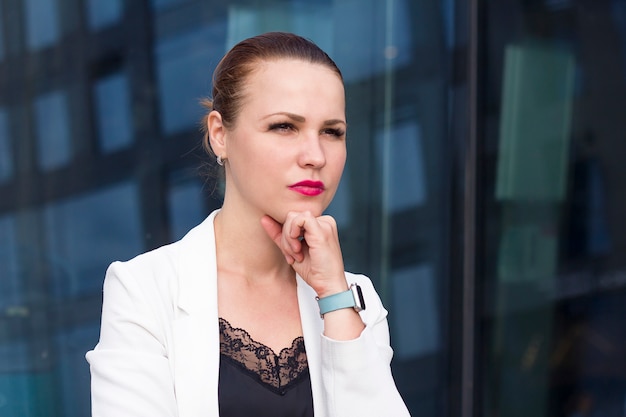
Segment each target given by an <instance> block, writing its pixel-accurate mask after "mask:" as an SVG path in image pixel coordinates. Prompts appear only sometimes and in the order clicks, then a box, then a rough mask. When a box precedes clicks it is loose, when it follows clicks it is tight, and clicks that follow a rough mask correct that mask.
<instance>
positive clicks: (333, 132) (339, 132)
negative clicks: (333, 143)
mask: <svg viewBox="0 0 626 417" xmlns="http://www.w3.org/2000/svg"><path fill="white" fill-rule="evenodd" d="M322 134H323V135H328V136H334V137H336V138H342V137H344V136H345V134H346V131H345V130H343V129H338V128H328V129H324V130H322Z"/></svg>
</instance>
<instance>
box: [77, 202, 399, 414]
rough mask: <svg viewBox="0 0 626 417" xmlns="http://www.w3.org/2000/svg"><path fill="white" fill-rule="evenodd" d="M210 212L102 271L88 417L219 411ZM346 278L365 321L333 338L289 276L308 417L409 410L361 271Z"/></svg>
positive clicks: (307, 293)
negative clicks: (180, 234) (172, 238)
mask: <svg viewBox="0 0 626 417" xmlns="http://www.w3.org/2000/svg"><path fill="white" fill-rule="evenodd" d="M215 214H216V212H213V213H212V214H211V215H209V217H207V219H206V220H205V221H204V222H202V223H201V224H200V225H199V226H197V227H195V228H194V229H192V230H191V231H190V232H189V233H188V234H187V235H186V236H185V237H184V238H183V239H181V240H180V241H178V242H176V243H173V244H170V245H167V246H163V247H161V248H159V249H156V250H153V251H150V252H147V253H145V254H142V255H139V256H138V257H136V258H134V259H132V260H130V261H128V262H114V263H113V264H111V266H110V267H109V269H108V270H107V274H106V278H105V282H104V301H103V306H102V325H101V332H100V340H99V342H98V344H97V346H96V347H95V348H94V350H92V351H90V352H88V353H87V355H86V357H87V360H88V362H89V363H90V366H91V392H92V413H93V414H92V415H93V416H94V417H140V416H141V417H161V416H162V417H175V416H176V417H218V416H219V412H218V395H217V392H218V389H217V385H218V374H219V361H220V345H219V327H218V312H217V283H216V277H217V266H216V260H215V235H214V230H213V219H214V217H215ZM346 278H347V280H348V281H349V282H350V283H352V282H357V283H358V284H359V285H361V287H362V290H363V294H364V298H365V303H366V310H365V311H363V312H361V318H362V319H363V321H364V323H365V324H366V328H365V330H364V331H363V333H362V334H361V336H360V337H359V338H358V339H355V340H352V341H345V342H340V341H335V340H331V339H329V338H327V337H325V336H324V335H323V334H322V333H323V321H322V319H321V318H320V316H319V309H318V306H317V302H316V300H315V292H314V291H313V289H312V288H311V287H309V286H308V285H307V284H306V283H305V282H304V281H303V280H302V278H300V277H297V283H298V302H299V304H300V315H301V320H302V329H303V333H304V341H305V347H306V353H307V359H308V363H309V373H310V376H311V389H312V393H313V407H314V411H315V416H316V417H344V416H345V417H348V416H359V417H386V416H388V417H405V416H409V413H408V410H407V408H406V406H405V405H404V402H403V401H402V399H401V398H400V395H399V394H398V391H397V389H396V386H395V383H394V380H393V377H392V375H391V369H390V362H391V357H392V354H393V352H392V350H391V347H390V345H389V329H388V325H387V318H386V317H387V311H386V310H385V309H384V308H383V306H382V304H381V302H380V298H379V297H378V295H377V294H376V292H375V290H374V287H373V286H372V283H371V282H370V280H369V279H368V278H367V277H365V276H362V275H354V274H350V273H346ZM242 394H243V393H242Z"/></svg>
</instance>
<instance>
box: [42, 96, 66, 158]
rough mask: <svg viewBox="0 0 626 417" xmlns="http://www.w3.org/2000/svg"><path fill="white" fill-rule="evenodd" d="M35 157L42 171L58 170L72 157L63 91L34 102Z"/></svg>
mask: <svg viewBox="0 0 626 417" xmlns="http://www.w3.org/2000/svg"><path fill="white" fill-rule="evenodd" d="M35 121H36V123H37V125H36V132H37V156H38V162H39V166H40V167H41V168H42V169H44V170H49V169H54V168H58V167H60V166H62V165H64V164H66V163H68V162H69V161H70V159H71V157H72V148H71V143H70V141H71V136H70V126H69V112H68V103H67V95H66V93H65V92H63V91H54V92H52V93H48V94H44V95H41V96H39V97H38V98H37V99H36V100H35Z"/></svg>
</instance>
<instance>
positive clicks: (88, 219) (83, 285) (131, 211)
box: [43, 183, 142, 297]
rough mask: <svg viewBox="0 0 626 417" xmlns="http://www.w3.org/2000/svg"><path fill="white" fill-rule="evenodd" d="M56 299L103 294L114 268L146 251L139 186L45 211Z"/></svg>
mask: <svg viewBox="0 0 626 417" xmlns="http://www.w3.org/2000/svg"><path fill="white" fill-rule="evenodd" d="M43 217H44V223H45V230H46V253H47V254H48V256H49V257H50V259H51V262H52V263H53V264H54V266H59V267H58V268H54V274H53V277H52V278H53V279H52V283H53V287H52V289H51V290H52V292H53V294H55V295H56V296H64V297H65V296H77V295H81V294H83V295H84V294H89V293H98V292H100V290H101V288H102V280H103V277H104V271H105V270H106V268H107V266H108V265H109V263H111V262H113V261H115V260H124V259H128V258H131V257H132V256H134V255H136V254H138V253H139V252H140V251H141V249H142V234H141V221H140V217H139V202H138V201H137V187H136V186H135V185H134V184H132V183H125V184H121V185H118V186H115V187H113V188H109V189H104V190H98V191H96V192H94V193H91V194H87V195H84V196H78V197H75V198H71V199H68V200H65V201H63V202H58V203H54V204H51V205H50V206H48V207H46V208H45V209H44V212H43Z"/></svg>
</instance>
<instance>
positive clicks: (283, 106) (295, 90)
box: [218, 59, 347, 223]
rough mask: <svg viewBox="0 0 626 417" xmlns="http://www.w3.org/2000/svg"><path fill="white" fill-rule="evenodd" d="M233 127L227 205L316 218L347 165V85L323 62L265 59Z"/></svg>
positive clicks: (227, 147) (227, 140) (228, 140)
mask: <svg viewBox="0 0 626 417" xmlns="http://www.w3.org/2000/svg"><path fill="white" fill-rule="evenodd" d="M244 92H245V97H244V99H243V102H242V103H243V104H242V108H241V111H240V113H239V115H238V116H237V120H236V122H235V125H234V126H233V127H232V129H230V130H225V131H224V132H225V133H224V141H223V142H224V145H223V146H224V148H223V153H219V152H218V154H220V155H223V156H225V157H226V158H227V160H228V162H227V164H226V195H225V202H224V203H225V206H226V204H229V203H231V202H232V203H234V204H236V205H237V206H238V207H240V208H244V209H248V210H251V212H253V213H255V214H258V215H261V216H262V215H264V214H268V215H270V216H271V217H273V218H274V219H276V220H277V221H279V222H281V223H282V222H284V220H285V217H286V214H287V212H289V211H307V210H308V211H310V212H311V213H312V214H313V215H316V216H319V215H321V214H322V212H323V211H324V210H325V209H326V207H328V205H329V204H330V201H331V200H332V198H333V196H334V195H335V191H336V190H337V186H338V185H339V180H340V178H341V174H342V172H343V168H344V165H345V161H346V127H347V126H346V116H345V95H344V87H343V83H342V81H341V79H340V78H339V76H338V75H337V74H336V73H334V72H333V71H332V70H330V69H329V68H327V67H325V66H322V65H320V64H311V63H307V62H304V61H299V60H294V59H281V60H275V61H264V62H261V63H259V64H258V67H257V68H256V69H255V70H254V71H253V72H252V74H251V75H250V76H249V78H248V80H247V82H246V83H245V90H244Z"/></svg>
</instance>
